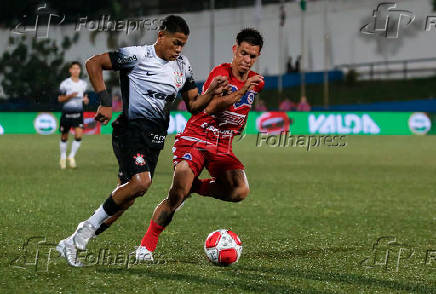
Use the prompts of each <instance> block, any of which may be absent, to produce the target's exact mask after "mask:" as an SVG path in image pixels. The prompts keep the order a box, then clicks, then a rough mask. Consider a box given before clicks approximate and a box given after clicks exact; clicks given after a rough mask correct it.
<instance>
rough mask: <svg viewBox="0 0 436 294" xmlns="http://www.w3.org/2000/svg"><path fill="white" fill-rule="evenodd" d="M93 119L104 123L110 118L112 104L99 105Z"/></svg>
mask: <svg viewBox="0 0 436 294" xmlns="http://www.w3.org/2000/svg"><path fill="white" fill-rule="evenodd" d="M94 119H95V120H96V121H99V122H101V123H102V124H104V125H106V124H107V123H108V122H109V121H110V120H111V119H112V106H99V107H98V109H97V113H96V114H95V116H94Z"/></svg>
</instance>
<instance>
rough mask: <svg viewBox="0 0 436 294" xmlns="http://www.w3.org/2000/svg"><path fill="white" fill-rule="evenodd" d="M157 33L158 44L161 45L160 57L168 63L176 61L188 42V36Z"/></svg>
mask: <svg viewBox="0 0 436 294" xmlns="http://www.w3.org/2000/svg"><path fill="white" fill-rule="evenodd" d="M161 33H162V34H160V33H159V39H158V42H160V43H161V44H162V47H161V48H162V51H163V52H161V53H162V55H163V57H164V58H163V59H165V60H168V61H173V60H176V59H177V57H179V55H180V54H181V53H182V49H183V47H184V46H185V44H186V42H187V41H188V36H187V35H185V34H184V33H179V32H177V33H174V34H172V33H167V32H161Z"/></svg>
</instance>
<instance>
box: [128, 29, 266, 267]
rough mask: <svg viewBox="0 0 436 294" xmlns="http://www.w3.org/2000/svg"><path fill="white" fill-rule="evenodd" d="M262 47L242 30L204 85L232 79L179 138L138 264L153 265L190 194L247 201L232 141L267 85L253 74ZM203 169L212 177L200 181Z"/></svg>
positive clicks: (245, 183)
mask: <svg viewBox="0 0 436 294" xmlns="http://www.w3.org/2000/svg"><path fill="white" fill-rule="evenodd" d="M262 45H263V38H262V36H261V34H260V33H259V32H258V31H256V30H254V29H251V28H247V29H243V30H242V31H240V32H239V33H238V35H237V38H236V44H235V45H233V47H232V49H233V60H232V63H223V64H221V65H219V66H217V67H215V68H214V69H213V70H212V71H211V72H210V74H209V77H208V79H207V81H206V82H205V84H204V86H203V92H204V91H206V90H207V89H208V87H209V85H210V83H211V81H212V80H213V79H214V77H216V76H225V77H227V79H228V83H229V89H228V90H227V93H226V95H223V96H220V97H215V98H214V99H212V100H211V101H210V102H209V104H208V105H207V107H206V108H205V109H204V110H203V111H201V112H199V113H196V114H193V116H192V117H191V118H190V119H189V121H188V123H187V124H186V127H185V130H184V131H183V132H182V133H181V134H178V135H177V136H176V141H175V143H174V147H173V153H174V157H173V163H174V177H173V183H172V186H171V188H170V190H169V193H168V197H167V198H165V199H164V200H163V201H162V202H161V203H160V204H159V205H158V206H157V207H156V209H155V210H154V213H153V216H152V218H151V221H150V225H149V227H148V230H147V232H146V234H145V235H144V237H143V239H142V241H141V245H140V246H139V247H138V248H137V249H136V259H137V260H138V261H152V260H153V255H152V252H153V251H154V250H155V249H156V246H157V243H158V238H159V234H160V233H161V232H162V231H163V230H164V228H165V227H166V226H167V225H168V224H169V223H170V222H171V219H172V217H173V215H174V212H175V211H176V209H177V208H179V207H180V206H181V204H182V203H183V201H184V200H185V199H186V198H187V197H189V195H190V193H198V194H200V195H203V196H209V197H213V198H216V199H221V200H224V201H232V202H238V201H241V200H243V199H244V198H245V197H247V195H248V193H249V186H248V181H247V177H246V176H245V171H244V165H243V164H242V163H241V162H240V161H239V160H238V158H237V157H236V156H235V154H234V153H233V152H232V139H233V137H234V136H235V135H238V134H240V133H241V131H242V130H243V129H244V127H245V123H246V121H247V117H248V113H249V111H250V109H251V106H252V104H253V102H254V98H255V96H256V95H257V93H259V92H260V91H261V90H262V89H263V86H264V82H263V77H262V76H260V75H258V74H257V73H255V72H253V71H251V70H250V68H251V67H252V66H253V65H254V63H255V62H256V60H257V58H258V56H259V55H260V51H261V49H262ZM203 168H206V169H207V170H208V171H209V173H210V175H211V176H212V178H209V179H202V180H200V179H198V176H199V175H200V173H201V171H202V170H203Z"/></svg>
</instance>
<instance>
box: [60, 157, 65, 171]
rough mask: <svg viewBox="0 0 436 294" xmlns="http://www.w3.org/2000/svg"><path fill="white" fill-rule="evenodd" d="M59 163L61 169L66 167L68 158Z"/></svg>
mask: <svg viewBox="0 0 436 294" xmlns="http://www.w3.org/2000/svg"><path fill="white" fill-rule="evenodd" d="M59 165H60V166H61V169H66V168H67V160H66V159H61V160H59Z"/></svg>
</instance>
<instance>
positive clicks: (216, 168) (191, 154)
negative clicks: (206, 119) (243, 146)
mask: <svg viewBox="0 0 436 294" xmlns="http://www.w3.org/2000/svg"><path fill="white" fill-rule="evenodd" d="M173 154H174V157H173V164H174V166H176V165H177V164H178V163H180V162H181V161H183V160H185V161H186V162H187V163H188V164H189V167H190V168H191V169H192V171H193V172H194V175H195V176H196V177H198V176H199V175H200V173H201V171H202V170H203V168H205V167H206V169H207V170H208V171H209V173H210V175H211V176H212V177H217V176H218V175H219V174H220V173H222V172H224V171H227V170H235V169H242V170H243V169H244V165H243V164H242V163H241V162H240V161H239V159H238V158H236V155H235V154H234V153H233V152H232V150H228V148H226V146H217V145H213V144H204V143H202V142H198V141H191V140H185V139H182V138H180V137H179V138H178V139H177V140H176V142H175V143H174V147H173Z"/></svg>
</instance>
